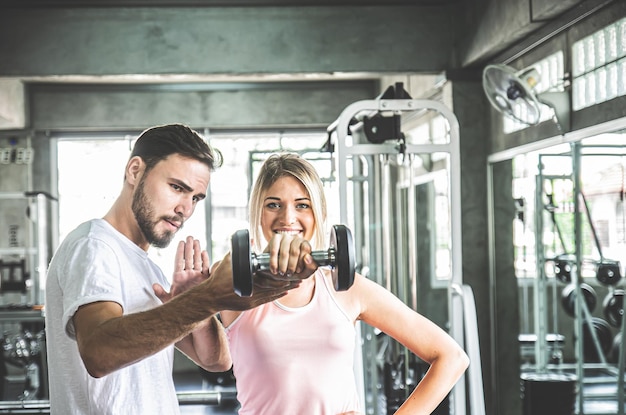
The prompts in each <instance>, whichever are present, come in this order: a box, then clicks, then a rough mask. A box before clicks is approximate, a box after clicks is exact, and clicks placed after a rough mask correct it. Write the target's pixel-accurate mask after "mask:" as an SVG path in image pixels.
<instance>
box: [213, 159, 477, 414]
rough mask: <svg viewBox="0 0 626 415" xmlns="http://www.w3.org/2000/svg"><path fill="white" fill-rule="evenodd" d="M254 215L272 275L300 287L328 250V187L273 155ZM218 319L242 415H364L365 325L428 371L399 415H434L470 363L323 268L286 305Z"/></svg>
mask: <svg viewBox="0 0 626 415" xmlns="http://www.w3.org/2000/svg"><path fill="white" fill-rule="evenodd" d="M249 213H250V226H251V229H250V233H251V238H252V240H253V243H254V246H253V247H254V248H256V250H257V251H261V250H262V249H265V250H267V251H268V252H270V253H274V255H272V258H273V261H272V262H270V271H271V272H272V273H274V274H275V275H277V276H278V277H283V278H286V279H289V278H294V279H295V278H297V277H298V275H299V273H301V272H303V271H306V270H307V268H310V264H311V261H312V258H311V255H310V252H311V250H322V249H327V247H326V246H325V243H324V238H325V234H326V233H325V229H326V223H325V221H326V200H325V196H324V191H323V187H322V182H321V180H320V178H319V176H318V175H317V173H316V171H315V169H314V168H313V166H312V165H311V164H310V163H309V162H307V161H306V160H304V159H302V158H301V157H299V156H297V155H295V154H275V155H272V156H271V157H269V158H268V159H267V161H266V162H265V163H264V164H263V166H262V168H261V170H260V172H259V175H258V177H257V179H256V182H255V185H254V188H253V190H252V194H251V197H250V205H249ZM288 241H291V242H290V243H286V242H288ZM285 247H289V249H288V250H287V249H285ZM277 251H279V252H278V255H275V254H276V252H277ZM297 253H299V255H296V254H297ZM220 315H221V319H222V322H223V324H224V326H225V327H226V334H227V338H228V342H229V347H230V353H231V358H232V361H233V372H234V375H235V378H236V379H237V398H238V400H239V402H240V404H241V409H240V411H239V414H240V415H248V414H255V415H263V414H265V415H276V414H299V415H304V414H311V415H337V414H361V413H364V409H363V408H360V407H359V399H358V395H357V388H356V382H355V378H354V371H353V363H354V362H353V359H354V358H353V356H354V350H355V347H356V342H357V338H356V332H355V324H356V322H357V321H363V322H364V323H367V324H369V325H371V326H374V327H376V328H378V329H380V330H381V331H382V332H384V333H386V334H387V335H389V336H391V337H393V338H394V339H396V340H397V341H399V342H400V343H401V344H403V345H404V346H405V347H407V348H408V349H409V350H410V351H411V352H413V353H415V354H416V355H417V356H418V357H419V358H421V359H422V360H424V361H426V362H428V363H429V364H430V369H429V370H428V372H427V373H426V375H425V376H424V378H423V379H422V381H421V382H420V383H419V385H418V386H417V387H416V388H415V389H414V390H413V391H412V393H411V394H410V396H409V397H408V399H407V400H406V401H405V402H404V403H403V405H402V406H401V407H400V408H399V409H398V411H397V412H396V414H397V415H401V414H413V415H415V414H430V413H432V411H434V410H435V409H436V407H437V406H438V404H439V403H440V402H441V401H442V400H443V399H444V398H445V397H446V395H447V394H448V392H449V391H450V390H451V388H452V387H453V386H454V384H455V383H456V382H457V380H458V379H459V378H460V376H461V375H462V374H463V372H464V371H465V369H466V368H467V366H468V364H469V361H468V357H467V355H466V354H465V352H464V351H463V350H462V349H461V348H460V347H459V345H458V344H457V343H456V342H455V341H454V339H452V338H451V337H450V336H449V335H448V334H447V333H446V332H445V331H443V330H442V329H441V328H439V327H438V326H437V325H436V324H434V323H433V322H431V321H430V320H428V319H427V318H425V317H423V316H422V315H420V314H418V313H417V312H415V311H413V310H412V309H410V308H409V307H407V306H406V305H405V304H404V303H403V302H402V301H400V300H399V299H398V298H397V297H396V296H394V295H393V294H392V293H391V292H389V291H387V290H386V289H385V288H383V287H382V286H380V285H378V284H376V283H375V282H373V281H371V280H369V279H367V278H365V277H364V276H362V275H359V274H357V275H356V276H355V280H354V283H353V285H352V286H351V287H350V289H348V290H347V291H335V290H334V288H333V282H332V277H331V274H330V270H329V268H328V267H319V268H318V269H317V271H316V272H315V273H314V274H313V276H311V277H309V278H307V279H303V280H302V281H301V282H300V285H299V286H298V287H297V288H294V289H291V290H290V291H288V293H287V295H285V296H284V297H282V298H280V299H278V300H275V301H273V302H269V303H266V304H263V305H261V306H259V307H256V308H254V309H251V310H246V311H229V310H224V311H222V312H221V313H220Z"/></svg>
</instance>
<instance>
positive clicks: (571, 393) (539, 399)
mask: <svg viewBox="0 0 626 415" xmlns="http://www.w3.org/2000/svg"><path fill="white" fill-rule="evenodd" d="M520 378H521V397H522V407H523V414H524V415H573V414H574V413H575V409H576V396H577V395H578V382H577V378H576V376H575V375H573V374H566V373H536V372H532V373H523V374H522V375H521V376H520Z"/></svg>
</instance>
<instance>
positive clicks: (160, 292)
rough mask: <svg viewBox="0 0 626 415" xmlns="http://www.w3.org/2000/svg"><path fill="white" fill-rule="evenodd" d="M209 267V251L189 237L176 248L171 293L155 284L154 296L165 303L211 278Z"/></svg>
mask: <svg viewBox="0 0 626 415" xmlns="http://www.w3.org/2000/svg"><path fill="white" fill-rule="evenodd" d="M209 267H210V263H209V254H208V253H207V251H206V250H202V249H200V241H199V240H197V239H193V237H191V236H188V237H187V239H186V240H185V241H180V242H179V243H178V247H177V248H176V256H175V259H174V275H173V280H172V286H171V289H170V292H167V291H166V290H165V289H164V288H163V287H162V286H161V285H160V284H153V286H152V288H153V290H154V294H155V295H156V296H157V297H159V299H160V300H161V301H162V302H164V303H165V302H167V301H169V300H171V299H172V298H173V297H175V296H176V295H178V294H180V293H182V292H185V291H187V290H188V289H190V288H192V287H195V286H196V285H199V284H200V283H201V282H203V281H205V280H206V279H207V278H209V275H210V271H209Z"/></svg>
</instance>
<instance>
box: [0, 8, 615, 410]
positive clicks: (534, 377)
mask: <svg viewBox="0 0 626 415" xmlns="http://www.w3.org/2000/svg"><path fill="white" fill-rule="evenodd" d="M489 65H505V66H495V67H494V71H495V72H494V73H495V75H496V76H500V77H504V79H505V80H506V81H507V82H508V81H510V80H511V79H514V80H520V79H523V80H524V81H529V82H528V83H525V84H524V86H523V87H522V88H521V89H522V92H525V93H526V94H527V96H526V97H525V99H523V100H522V102H520V101H518V100H515V99H514V98H515V97H513V96H512V94H509V95H508V96H507V95H506V93H504V94H503V95H502V94H501V96H500V98H499V99H496V100H494V105H492V102H491V101H490V100H489V99H488V97H487V93H488V92H490V91H491V92H493V91H494V89H496V90H497V89H498V85H497V84H494V83H493V82H491V81H490V80H489V79H484V78H483V73H484V70H485V68H486V67H488V66H489ZM529 68H534V69H536V70H537V72H538V73H534V72H532V73H531V75H532V78H539V79H533V80H532V81H533V82H530V79H529V78H530V77H531V76H529V73H528V72H527V71H526V70H527V69H529ZM535 75H539V76H535ZM527 85H530V86H532V87H533V89H532V90H530V86H528V87H527ZM518 89H519V88H518ZM625 94H626V3H625V2H624V1H610V0H586V1H583V0H542V1H539V0H499V1H490V0H439V1H436V0H388V1H386V0H361V1H356V0H337V1H306V0H300V1H298V0H231V1H218V0H186V1H182V2H177V1H171V0H134V1H128V0H108V1H105V0H91V1H81V0H47V1H43V0H22V1H17V0H16V1H10V0H7V1H3V2H2V3H1V5H0V235H1V236H0V272H1V278H0V324H2V344H3V349H2V351H1V352H2V365H0V375H1V379H0V383H1V385H2V387H1V388H0V392H1V399H2V402H0V412H2V413H17V412H16V411H21V412H19V413H45V412H46V398H47V394H46V393H47V382H48V379H47V376H46V360H47V359H54V356H45V353H44V352H45V336H44V335H43V331H42V330H43V318H42V315H43V314H42V312H43V311H42V305H43V304H42V299H43V287H44V284H43V283H44V281H45V268H46V264H47V263H48V261H49V259H50V256H51V254H52V252H53V251H54V249H55V247H56V246H57V245H58V242H59V241H60V240H62V238H63V237H64V235H65V233H66V232H67V231H68V230H70V229H71V228H72V227H73V226H75V225H76V224H77V223H78V222H80V221H82V220H84V219H87V218H90V217H93V216H98V215H101V214H102V213H104V212H103V209H106V207H108V205H109V204H110V202H111V201H112V199H111V198H113V197H115V195H116V194H117V191H118V187H117V186H119V184H120V183H121V178H120V177H117V174H118V173H119V172H120V171H121V169H122V166H123V163H124V161H125V159H126V156H127V154H128V151H129V147H130V145H131V144H132V139H133V137H136V136H137V134H138V133H139V132H141V131H142V130H143V129H145V128H147V127H149V126H152V125H156V124H164V123H170V122H181V123H185V124H188V125H190V126H192V127H193V128H195V129H196V130H198V131H200V132H201V133H203V134H204V135H205V136H206V137H207V138H208V139H209V140H211V142H212V143H213V144H214V145H215V146H217V147H218V148H220V149H221V150H222V151H223V152H224V154H225V158H226V165H225V166H224V167H223V168H222V169H221V170H220V171H218V172H217V173H216V174H215V175H214V176H213V180H212V184H211V195H210V198H208V200H207V203H206V204H205V205H204V207H205V208H204V209H203V211H201V212H197V213H196V215H195V218H194V221H195V222H194V223H193V224H190V225H188V227H189V228H191V227H193V228H194V229H202V230H206V244H207V248H208V249H209V251H210V252H211V253H212V256H213V258H218V257H219V256H221V255H222V254H223V253H224V252H225V250H227V249H228V246H229V245H228V238H229V237H230V235H231V234H232V233H233V232H234V231H236V230H237V229H241V228H245V227H246V225H247V223H246V213H245V212H246V200H247V190H248V189H249V186H250V185H251V178H252V177H254V174H255V171H256V170H255V169H256V168H258V166H259V165H260V162H261V161H262V160H263V159H264V157H265V156H267V154H269V153H271V152H274V151H279V150H290V151H297V152H299V153H301V154H303V155H304V156H305V157H307V158H309V159H311V160H312V161H313V162H314V163H315V164H316V166H317V167H318V169H319V171H320V173H321V174H322V176H323V177H324V179H325V183H326V184H327V191H328V192H329V194H330V195H334V196H335V197H334V198H331V199H330V200H331V201H333V202H334V203H336V205H335V206H333V208H332V209H331V211H332V212H334V213H333V214H335V215H336V216H335V217H331V223H339V222H345V223H347V224H348V225H349V226H350V227H351V228H352V229H353V232H354V235H355V243H356V246H357V252H358V255H357V256H358V258H357V259H358V266H359V271H360V272H362V273H364V274H366V275H368V276H369V277H370V278H374V279H376V280H377V281H379V282H380V283H382V284H384V285H385V286H387V287H388V288H390V289H392V290H393V291H394V292H395V293H396V294H397V295H399V296H400V297H401V298H403V300H405V301H407V303H408V304H410V305H411V306H412V307H414V308H416V309H417V310H419V311H420V312H421V313H423V314H425V315H427V316H428V317H429V318H431V319H432V320H434V321H435V322H437V323H438V324H439V325H441V326H442V327H445V328H446V329H449V330H450V331H451V333H453V334H454V336H455V338H457V339H458V340H459V341H460V342H462V343H463V344H464V345H465V347H466V349H468V351H471V353H470V355H471V357H472V366H471V368H472V370H473V371H470V372H468V374H466V376H465V378H464V379H463V380H462V381H461V382H460V384H459V386H458V388H455V390H454V391H453V393H452V394H451V396H450V398H449V399H448V400H447V401H446V402H444V403H443V404H442V407H441V411H440V413H455V414H465V413H468V414H481V413H487V414H506V415H514V414H522V413H524V414H539V413H550V414H556V413H557V412H556V411H555V410H554V409H552V408H551V407H549V406H548V405H549V402H555V401H556V402H558V403H559V404H558V408H560V409H558V410H561V411H564V412H558V413H584V414H616V413H623V412H620V409H622V411H623V399H624V397H623V388H624V385H623V368H622V369H621V368H620V362H624V360H623V359H624V354H623V353H622V348H621V347H620V345H621V332H622V330H623V325H624V324H623V320H624V319H622V315H623V310H622V304H623V297H624V288H623V286H624V283H623V281H622V277H623V275H624V264H625V263H626V214H625V212H626V207H625V205H624V203H625V202H624V192H625V190H626V172H625V171H626V154H625V152H626V149H625V146H626V144H625V143H626V137H624V128H625V126H626V98H625ZM503 97H504V98H503ZM497 105H500V110H496V109H495V106H497ZM538 108H540V109H541V111H540V113H539V112H538V114H540V117H539V118H538V119H536V120H533V121H532V122H530V121H529V119H530V118H529V117H531V116H533V115H536V114H534V113H533V112H534V111H536V110H537V109H538ZM503 113H509V114H513V116H514V117H516V118H511V117H510V116H506V115H504V114H503ZM118 162H119V163H122V164H120V165H117V164H116V163H118ZM242 172H246V174H242ZM234 188H237V189H241V191H239V192H233V191H232V189H234ZM197 236H200V235H197ZM200 239H202V238H200ZM151 255H153V256H154V258H155V260H157V261H159V263H161V264H162V266H163V268H164V269H165V270H166V274H167V270H168V269H169V268H171V265H170V263H171V261H170V259H171V252H168V251H167V250H159V251H156V250H155V252H151ZM386 258H393V261H389V260H386ZM576 298H584V299H585V301H576ZM590 327H591V329H590ZM361 335H362V336H363V350H362V355H363V356H362V357H363V359H362V360H363V362H364V364H363V365H362V367H361V373H357V375H358V376H360V377H361V378H362V379H363V387H362V389H363V399H364V400H365V401H366V404H367V405H366V407H367V413H368V414H385V413H392V411H393V409H394V404H396V403H397V402H398V401H400V400H401V399H402V397H403V396H405V394H406V392H407V389H408V388H409V387H412V385H414V384H415V383H416V382H417V381H419V379H420V376H421V374H422V373H423V369H424V368H423V365H422V364H421V363H420V362H416V361H413V360H412V359H411V358H410V357H408V356H407V355H406V353H405V351H404V350H402V348H401V347H398V345H397V344H394V343H393V342H392V341H390V340H389V339H384V338H380V336H379V335H378V334H377V333H373V332H369V331H368V330H367V328H362V331H361ZM577 339H578V340H577ZM175 366H176V367H175V373H174V376H175V377H176V379H177V381H178V382H179V383H178V384H179V385H180V394H179V397H180V400H181V403H182V404H183V408H184V409H185V410H188V412H187V413H192V412H191V411H196V412H193V413H233V411H234V410H235V408H236V403H233V402H232V399H233V390H234V388H235V385H234V381H233V379H232V377H230V376H229V374H228V373H225V374H207V373H199V372H198V371H197V370H195V369H194V368H193V367H192V366H190V365H189V364H188V363H187V362H186V361H185V360H184V358H179V359H177V361H176V365H175ZM621 367H623V365H621ZM357 372H358V371H357ZM190 379H191V380H190ZM195 380H198V382H197V383H194V382H195ZM185 382H187V383H185ZM620 391H622V393H619V392H620ZM546 393H547V394H548V395H549V396H551V398H550V399H544V398H543V397H542V396H543V394H546ZM619 403H622V405H621V407H622V408H620V405H619Z"/></svg>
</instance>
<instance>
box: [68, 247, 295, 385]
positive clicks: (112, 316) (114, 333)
mask: <svg viewBox="0 0 626 415" xmlns="http://www.w3.org/2000/svg"><path fill="white" fill-rule="evenodd" d="M298 284H299V281H287V280H273V281H271V282H268V283H267V284H266V285H265V286H264V287H263V288H262V289H255V292H254V294H253V295H252V296H251V297H239V296H238V295H237V294H235V293H234V291H233V286H232V268H231V262H230V255H226V256H225V257H224V259H223V260H222V261H221V262H220V264H219V265H218V266H217V267H216V269H215V270H214V272H213V273H212V275H211V276H210V277H209V278H208V279H206V280H205V281H203V282H202V283H200V284H198V285H197V286H195V287H193V288H190V289H188V290H187V291H185V292H183V293H181V294H178V295H176V296H175V297H173V298H171V299H170V300H169V301H168V302H166V303H165V304H163V305H161V306H158V307H156V308H154V309H151V310H148V311H144V312H140V313H134V314H128V315H123V310H122V307H121V306H120V305H119V304H117V303H114V302H95V303H91V304H87V305H84V306H82V307H80V308H79V309H78V311H77V312H76V313H75V314H74V317H73V321H74V326H75V329H76V340H77V343H78V348H79V351H80V354H81V357H82V359H83V362H84V364H85V367H86V368H87V371H88V372H89V373H90V374H91V375H92V376H94V377H102V376H105V375H107V374H109V373H111V372H113V371H115V370H117V369H120V368H123V367H126V366H128V365H130V364H133V363H135V362H137V361H139V360H142V359H144V358H145V357H148V356H151V355H153V354H155V353H157V352H158V351H160V350H162V349H164V348H165V347H167V346H169V345H171V344H174V343H176V342H178V341H180V340H182V339H183V338H184V337H185V336H187V335H188V334H190V333H191V332H192V331H193V330H196V329H199V328H201V326H202V325H203V324H206V322H205V320H207V319H209V318H210V317H212V316H214V315H215V314H216V313H217V312H218V311H220V310H246V309H249V308H254V307H256V306H258V305H261V304H263V303H266V302H269V301H273V300H275V299H278V298H280V297H282V296H283V295H285V294H286V292H287V290H289V289H291V288H293V287H296V286H298Z"/></svg>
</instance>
